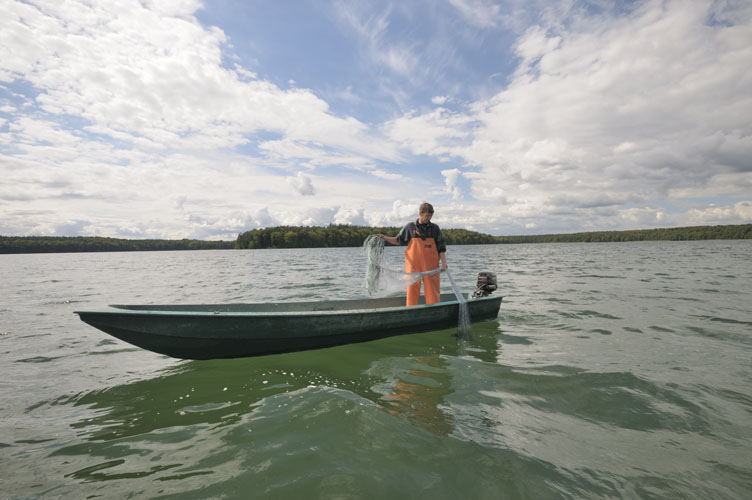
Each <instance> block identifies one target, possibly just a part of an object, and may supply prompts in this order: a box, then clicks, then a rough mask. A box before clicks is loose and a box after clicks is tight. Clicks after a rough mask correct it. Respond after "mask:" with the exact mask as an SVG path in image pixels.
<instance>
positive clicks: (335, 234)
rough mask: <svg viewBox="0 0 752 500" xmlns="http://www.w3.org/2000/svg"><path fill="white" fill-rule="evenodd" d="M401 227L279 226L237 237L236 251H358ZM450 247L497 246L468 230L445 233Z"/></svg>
mask: <svg viewBox="0 0 752 500" xmlns="http://www.w3.org/2000/svg"><path fill="white" fill-rule="evenodd" d="M399 230H400V228H398V227H387V226H382V227H367V226H350V225H346V224H339V225H334V224H332V225H329V226H327V227H320V226H314V227H309V226H304V227H300V226H277V227H268V228H264V229H253V230H251V231H247V232H245V233H242V234H240V235H239V236H238V240H237V242H236V243H235V248H239V249H250V248H330V247H359V246H361V245H363V242H364V241H365V239H366V238H368V236H370V235H372V234H376V233H382V234H388V235H396V234H397V233H398V232H399ZM441 233H442V234H443V235H444V240H445V241H446V244H447V245H468V244H471V245H478V244H492V243H497V241H496V238H495V237H493V236H490V235H488V234H482V233H477V232H475V231H468V230H466V229H442V230H441Z"/></svg>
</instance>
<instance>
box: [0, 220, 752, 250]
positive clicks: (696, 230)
mask: <svg viewBox="0 0 752 500" xmlns="http://www.w3.org/2000/svg"><path fill="white" fill-rule="evenodd" d="M399 230H400V228H398V227H366V226H350V225H345V224H340V225H329V226H326V227H320V226H276V227H269V228H264V229H253V230H250V231H246V232H244V233H241V234H239V235H238V237H237V239H236V240H235V241H203V240H188V239H183V240H157V239H151V240H129V239H123V238H105V237H99V236H0V254H9V253H64V252H133V251H157V250H215V249H231V248H236V249H251V248H333V247H358V246H361V245H362V244H363V242H364V241H365V239H366V238H367V237H368V236H369V235H372V234H376V233H383V234H389V235H395V234H397V233H398V232H399ZM441 232H442V234H443V235H444V239H445V240H446V243H447V245H491V244H517V243H588V242H623V241H685V240H744V239H752V224H740V225H725V226H691V227H675V228H663V229H636V230H629V231H593V232H581V233H566V234H542V235H520V236H491V235H489V234H484V233H479V232H476V231H469V230H466V229H442V231H441Z"/></svg>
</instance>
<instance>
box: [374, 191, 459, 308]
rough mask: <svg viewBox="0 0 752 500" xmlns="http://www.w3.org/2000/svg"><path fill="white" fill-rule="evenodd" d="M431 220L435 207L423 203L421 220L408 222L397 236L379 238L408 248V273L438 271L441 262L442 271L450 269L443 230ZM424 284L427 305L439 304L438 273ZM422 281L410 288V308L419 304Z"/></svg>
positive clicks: (408, 301) (406, 260) (420, 212)
mask: <svg viewBox="0 0 752 500" xmlns="http://www.w3.org/2000/svg"><path fill="white" fill-rule="evenodd" d="M431 217H433V206H432V205H431V204H430V203H423V204H422V205H421V206H420V210H419V211H418V220H416V221H415V222H409V223H407V224H406V225H405V227H403V228H402V230H401V231H400V232H399V234H398V235H397V236H386V235H384V234H377V235H376V236H377V237H379V238H383V239H384V241H386V242H387V243H391V244H392V245H402V246H407V249H406V250H405V271H406V272H408V273H419V272H426V271H435V270H436V269H439V262H441V271H445V270H446V268H447V261H446V243H444V237H443V236H442V235H441V229H439V226H437V225H436V224H434V223H433V222H431ZM422 281H423V295H424V296H425V298H426V304H435V303H437V302H439V300H440V299H439V295H440V283H441V278H440V277H439V273H434V274H429V275H427V276H424V277H423V279H422ZM420 282H421V280H418V281H417V282H415V283H413V284H412V285H410V286H408V287H407V305H408V306H414V305H417V304H418V297H419V296H420Z"/></svg>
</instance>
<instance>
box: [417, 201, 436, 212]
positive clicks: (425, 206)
mask: <svg viewBox="0 0 752 500" xmlns="http://www.w3.org/2000/svg"><path fill="white" fill-rule="evenodd" d="M418 213H421V214H432V213H433V205H431V204H430V203H427V202H423V204H422V205H421V206H420V212H418Z"/></svg>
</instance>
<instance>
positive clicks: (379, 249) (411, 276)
mask: <svg viewBox="0 0 752 500" xmlns="http://www.w3.org/2000/svg"><path fill="white" fill-rule="evenodd" d="M363 250H364V251H365V254H366V258H367V260H368V267H367V268H366V276H365V279H364V280H363V288H364V289H365V291H366V293H368V295H370V296H372V297H374V296H375V297H385V296H387V295H391V294H393V293H399V292H404V291H405V290H406V289H407V287H408V286H410V285H412V284H413V283H417V282H418V281H420V280H421V279H422V278H423V277H424V276H428V275H430V274H436V273H438V272H441V268H437V269H434V270H432V271H425V272H421V273H407V272H404V271H395V270H393V269H389V268H388V267H385V266H384V265H383V260H384V240H383V239H382V238H379V237H377V236H374V235H371V236H369V237H368V238H366V241H365V242H363ZM447 277H448V278H449V283H450V284H451V285H452V291H453V292H454V295H455V296H456V297H457V301H458V302H459V317H458V323H457V336H458V337H459V338H461V339H464V340H467V339H469V338H470V310H469V308H468V305H467V300H466V299H465V296H464V295H462V293H461V292H460V290H459V288H458V287H457V284H456V283H455V282H454V279H453V278H452V275H451V274H450V273H449V270H448V269H447Z"/></svg>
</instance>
